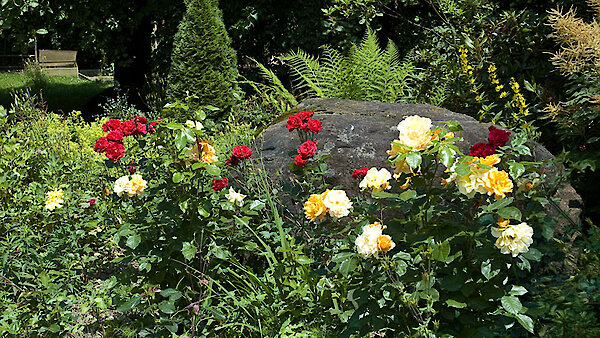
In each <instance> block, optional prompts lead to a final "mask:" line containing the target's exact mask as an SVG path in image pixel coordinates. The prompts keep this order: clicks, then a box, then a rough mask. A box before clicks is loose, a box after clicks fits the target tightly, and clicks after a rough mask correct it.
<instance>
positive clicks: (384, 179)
mask: <svg viewBox="0 0 600 338" xmlns="http://www.w3.org/2000/svg"><path fill="white" fill-rule="evenodd" d="M391 178H392V174H390V172H389V171H387V169H385V168H383V169H381V170H377V168H371V169H369V171H367V175H365V177H364V178H363V180H362V181H361V182H360V184H359V187H360V188H361V189H373V192H377V191H382V190H386V189H389V188H390V183H389V182H388V181H389V180H390V179H391Z"/></svg>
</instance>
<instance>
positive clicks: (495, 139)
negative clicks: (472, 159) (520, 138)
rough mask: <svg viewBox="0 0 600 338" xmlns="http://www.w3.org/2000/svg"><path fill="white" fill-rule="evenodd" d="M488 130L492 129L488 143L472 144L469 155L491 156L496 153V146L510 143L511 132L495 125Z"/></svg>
mask: <svg viewBox="0 0 600 338" xmlns="http://www.w3.org/2000/svg"><path fill="white" fill-rule="evenodd" d="M488 130H489V131H490V133H489V134H488V143H484V142H480V143H477V144H474V145H473V146H471V148H470V149H469V150H470V152H469V156H477V157H486V156H490V155H493V154H495V153H496V148H498V147H502V146H505V145H506V143H508V137H509V136H510V132H508V131H505V130H502V129H498V128H496V127H494V126H490V127H489V128H488Z"/></svg>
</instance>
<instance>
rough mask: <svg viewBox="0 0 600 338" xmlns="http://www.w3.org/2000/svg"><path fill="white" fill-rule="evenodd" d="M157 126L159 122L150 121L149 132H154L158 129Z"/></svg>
mask: <svg viewBox="0 0 600 338" xmlns="http://www.w3.org/2000/svg"><path fill="white" fill-rule="evenodd" d="M156 126H158V122H156V121H154V122H152V123H150V125H149V126H148V132H149V133H150V134H152V133H153V132H155V131H156Z"/></svg>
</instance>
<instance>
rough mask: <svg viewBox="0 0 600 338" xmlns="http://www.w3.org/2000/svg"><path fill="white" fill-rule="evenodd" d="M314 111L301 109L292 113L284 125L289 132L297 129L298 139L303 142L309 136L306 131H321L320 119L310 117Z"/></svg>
mask: <svg viewBox="0 0 600 338" xmlns="http://www.w3.org/2000/svg"><path fill="white" fill-rule="evenodd" d="M314 113H315V112H312V111H301V112H299V113H297V114H294V115H292V116H290V117H289V118H288V121H287V123H286V125H285V126H286V128H287V129H288V130H289V131H290V132H292V131H293V130H297V131H298V136H300V141H301V142H305V141H306V140H307V139H308V138H309V137H308V135H309V134H308V133H312V134H317V133H318V132H320V131H321V128H322V125H323V123H322V122H321V121H319V120H315V119H313V118H312V116H313V114H314Z"/></svg>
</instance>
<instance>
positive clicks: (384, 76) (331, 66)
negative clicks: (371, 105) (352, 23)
mask: <svg viewBox="0 0 600 338" xmlns="http://www.w3.org/2000/svg"><path fill="white" fill-rule="evenodd" d="M280 59H281V60H282V61H284V62H285V63H286V65H287V66H288V67H289V68H290V69H291V72H292V76H293V77H294V81H295V84H296V88H297V89H299V90H300V91H302V92H303V94H304V95H305V96H307V97H315V96H316V97H330V98H340V99H353V100H366V101H380V102H408V101H410V100H411V99H412V97H413V95H412V94H413V93H412V91H413V90H412V88H411V84H412V80H413V77H414V76H413V75H414V70H415V69H414V67H413V66H412V64H411V63H410V62H401V61H400V57H399V52H398V48H397V47H396V46H395V45H394V44H393V43H392V42H391V41H388V45H387V48H386V49H385V50H382V49H381V48H380V47H379V42H378V41H377V36H376V35H375V32H373V31H372V30H370V29H369V30H367V33H366V34H365V37H364V38H363V40H362V42H361V43H360V45H354V46H352V48H351V50H350V52H349V54H348V55H347V56H346V57H344V56H342V55H341V54H340V53H339V52H338V51H336V50H334V49H332V48H331V47H328V46H325V47H323V54H322V56H321V58H319V57H314V56H311V55H309V54H307V53H305V52H303V51H301V50H299V51H298V52H291V53H288V54H286V55H284V56H283V57H281V58H280Z"/></svg>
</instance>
